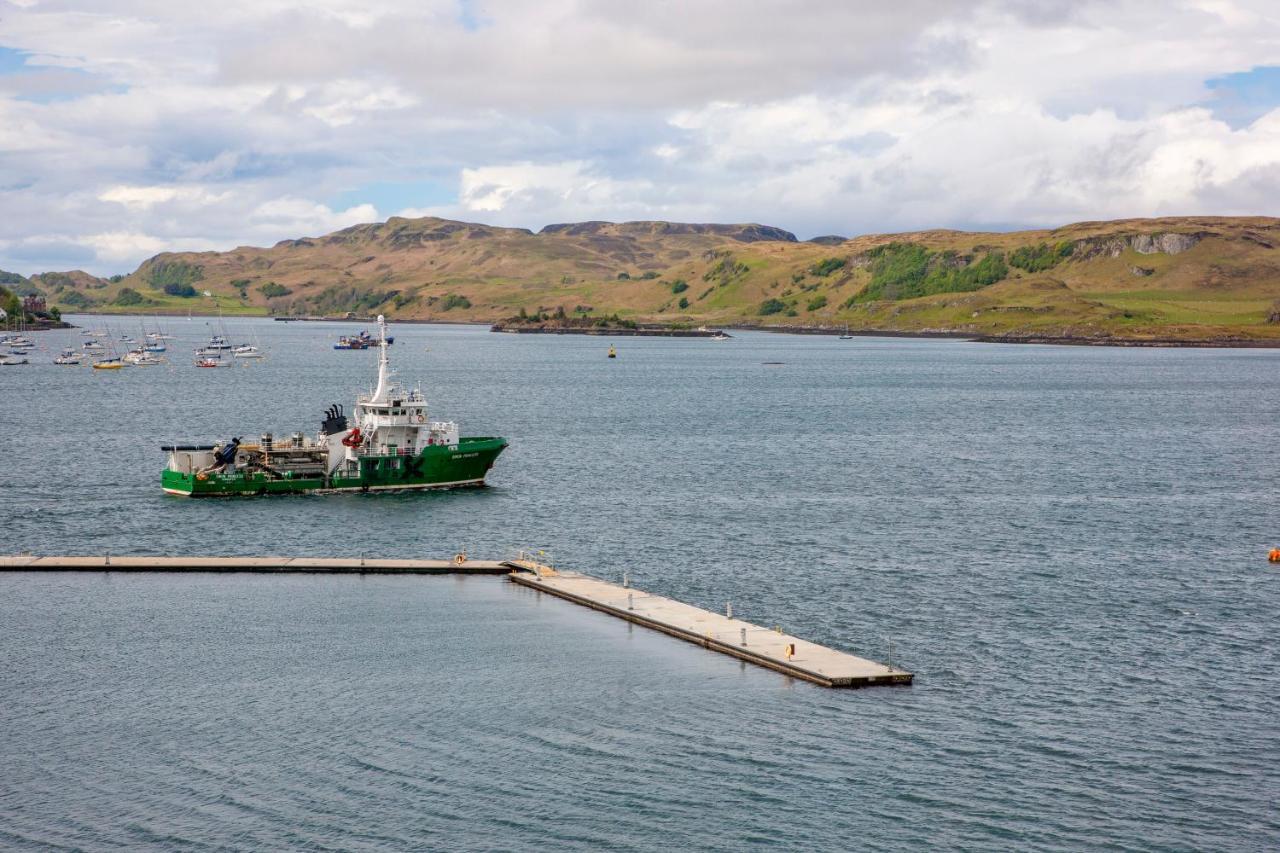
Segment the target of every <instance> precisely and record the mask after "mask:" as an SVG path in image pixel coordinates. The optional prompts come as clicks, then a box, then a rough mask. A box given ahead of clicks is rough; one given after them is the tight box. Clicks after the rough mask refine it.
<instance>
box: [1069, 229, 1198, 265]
mask: <svg viewBox="0 0 1280 853" xmlns="http://www.w3.org/2000/svg"><path fill="white" fill-rule="evenodd" d="M1205 236H1207V235H1205V234H1177V233H1173V232H1170V233H1166V234H1132V235H1129V236H1128V237H1095V238H1092V239H1087V240H1081V241H1079V242H1078V243H1076V248H1075V251H1074V252H1073V253H1072V255H1071V259H1072V260H1076V261H1087V260H1089V259H1090V258H1096V257H1099V256H1101V255H1105V256H1107V257H1109V258H1118V257H1120V256H1121V255H1122V254H1124V251H1125V250H1126V249H1133V250H1134V251H1135V252H1137V253H1138V254H1139V255H1154V254H1157V253H1160V252H1163V253H1164V254H1166V255H1176V254H1179V253H1180V252H1185V251H1186V250H1187V249H1190V248H1191V247H1192V246H1194V245H1195V244H1197V243H1199V242H1200V240H1201V239H1203V238H1204V237H1205Z"/></svg>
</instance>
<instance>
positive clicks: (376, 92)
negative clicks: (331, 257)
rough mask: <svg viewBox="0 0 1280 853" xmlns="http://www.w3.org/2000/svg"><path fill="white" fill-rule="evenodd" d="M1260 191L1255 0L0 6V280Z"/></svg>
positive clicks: (1083, 208) (1185, 205) (967, 222)
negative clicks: (380, 231)
mask: <svg viewBox="0 0 1280 853" xmlns="http://www.w3.org/2000/svg"><path fill="white" fill-rule="evenodd" d="M1278 208H1280V3H1276V2H1275V0H1267V2H1254V0H1165V2H1159V3H1156V2H1125V0H1107V2H1092V1H1091V0H1069V1H1068V2H1059V0H987V2H962V0H895V2H894V3H891V4H889V3H881V2H874V1H873V0H866V1H865V2H855V0H829V1H828V0H808V2H772V0H705V2H694V0H688V2H667V1H666V0H647V2H636V1H635V0H538V2H485V0H360V2H353V0H306V2H295V0H219V2H217V3H209V2H188V0H112V2H110V3H102V2H89V1H88V0H83V2H74V0H0V269H7V270H12V271H16V272H21V273H24V274H32V273H35V272H41V271H48V270H67V269H75V268H79V269H85V270H88V271H89V272H92V273H95V274H100V275H105V274H111V273H117V272H120V273H127V272H130V271H132V270H133V269H134V268H136V267H137V265H138V264H139V263H140V262H141V261H143V260H144V259H146V258H148V257H150V256H152V255H154V254H156V253H158V252H161V251H166V250H224V249H229V248H233V247H235V246H239V245H271V244H273V243H275V242H276V241H278V240H282V239H286V238H296V237H302V236H316V235H320V234H324V233H327V232H330V231H333V230H336V229H338V228H343V227H346V226H348V225H353V224H356V223H360V222H372V221H378V220H384V219H386V218H387V217H390V216H396V215H400V216H442V217H448V218H455V219H463V220H467V221H473V222H485V223H489V224H494V225H506V226H517V227H524V228H531V229H534V230H537V229H539V228H541V227H542V226H543V225H546V224H548V223H554V222H569V221H581V220H587V219H604V220H611V221H625V220H634V219H665V220H673V221H684V222H760V223H764V224H769V225H776V226H780V227H782V228H786V229H788V230H790V231H793V232H795V233H796V234H797V235H798V236H799V237H800V238H801V239H806V238H809V237H814V236H819V235H826V234H840V235H844V236H850V235H856V234H866V233H880V232H892V231H905V230H915V229H923V228H964V229H989V230H1009V229H1016V228H1026V227H1045V226H1055V225H1061V224H1066V223H1069V222H1077V221H1083V220H1097V219H1114V218H1122V217H1138V216H1163V215H1186V214H1215V215H1246V214H1253V215H1274V214H1276V213H1277V212H1278Z"/></svg>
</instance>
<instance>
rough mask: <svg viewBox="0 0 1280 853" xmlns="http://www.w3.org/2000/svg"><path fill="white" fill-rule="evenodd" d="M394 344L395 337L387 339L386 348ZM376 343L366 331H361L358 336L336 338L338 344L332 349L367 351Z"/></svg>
mask: <svg viewBox="0 0 1280 853" xmlns="http://www.w3.org/2000/svg"><path fill="white" fill-rule="evenodd" d="M395 342H396V339H395V336H394V335H392V336H391V337H389V338H387V346H391V345H392V344H394V343H395ZM377 345H378V342H377V341H376V340H374V338H373V335H370V334H369V333H368V332H367V331H364V330H361V332H360V334H358V335H343V336H342V337H340V338H338V342H337V343H336V344H334V345H333V348H334V349H369V348H370V347H375V346H377Z"/></svg>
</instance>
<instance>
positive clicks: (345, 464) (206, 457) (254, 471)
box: [160, 316, 507, 497]
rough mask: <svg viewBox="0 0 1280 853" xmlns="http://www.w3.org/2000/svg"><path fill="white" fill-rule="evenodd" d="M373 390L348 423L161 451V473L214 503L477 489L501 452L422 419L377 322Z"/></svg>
mask: <svg viewBox="0 0 1280 853" xmlns="http://www.w3.org/2000/svg"><path fill="white" fill-rule="evenodd" d="M378 329H379V340H378V350H379V357H378V385H377V387H376V388H375V389H374V390H373V392H372V393H370V394H366V395H360V396H358V397H357V398H356V405H355V410H354V411H353V413H352V416H351V419H350V420H348V418H347V416H346V414H345V413H344V412H343V410H342V406H341V405H338V404H334V405H332V406H330V407H329V408H328V410H327V411H326V412H325V417H324V420H323V421H322V422H321V424H320V432H319V433H318V434H317V435H316V436H314V437H312V436H308V435H305V434H303V433H301V432H296V433H294V434H293V435H291V436H288V437H286V438H285V439H284V440H281V441H277V440H276V438H275V437H274V436H273V435H272V434H271V433H265V434H263V435H262V437H261V439H260V440H259V441H258V443H256V444H253V443H245V442H242V441H241V439H239V438H233V439H231V440H230V441H228V442H224V443H222V444H209V445H166V446H162V447H161V449H162V450H164V451H165V452H166V453H168V454H169V461H168V464H167V465H166V466H165V469H164V471H163V472H162V473H161V475H160V482H161V485H162V486H163V487H164V490H165V491H166V492H168V493H169V494H171V495H183V496H189V497H217V496H229V495H279V494H298V493H301V492H369V491H393V490H396V491H398V490H403V489H452V488H459V487H463V486H483V485H484V478H485V475H486V474H488V472H489V469H490V468H492V467H493V463H494V461H495V460H496V459H497V458H498V454H500V453H501V452H502V451H503V450H505V449H506V447H507V441H506V439H504V438H499V437H496V436H470V437H468V436H459V434H458V425H457V424H456V423H454V422H452V421H432V420H428V418H427V402H426V400H425V399H424V398H423V396H422V392H421V390H419V389H416V388H415V389H413V390H405V389H403V388H401V387H400V386H399V385H398V384H397V383H396V382H395V381H394V380H393V379H392V378H391V372H390V369H389V364H388V361H387V324H386V320H385V319H384V318H383V317H381V316H379V317H378Z"/></svg>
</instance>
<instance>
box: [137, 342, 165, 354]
mask: <svg viewBox="0 0 1280 853" xmlns="http://www.w3.org/2000/svg"><path fill="white" fill-rule="evenodd" d="M142 349H143V351H144V352H165V351H166V350H168V347H166V346H165V345H164V344H162V343H160V342H159V341H147V342H146V343H145V344H143V345H142Z"/></svg>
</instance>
